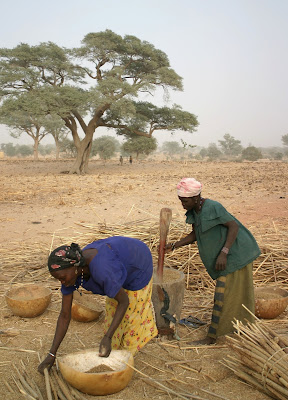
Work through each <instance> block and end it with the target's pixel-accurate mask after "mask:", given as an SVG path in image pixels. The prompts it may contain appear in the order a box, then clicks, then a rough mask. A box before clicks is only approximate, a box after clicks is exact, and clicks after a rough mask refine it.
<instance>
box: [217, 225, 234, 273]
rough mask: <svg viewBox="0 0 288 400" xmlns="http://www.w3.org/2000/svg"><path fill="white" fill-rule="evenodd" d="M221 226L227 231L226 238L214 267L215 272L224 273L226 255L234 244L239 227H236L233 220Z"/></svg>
mask: <svg viewBox="0 0 288 400" xmlns="http://www.w3.org/2000/svg"><path fill="white" fill-rule="evenodd" d="M223 225H224V226H226V228H227V229H228V231H227V237H226V241H225V244H224V246H223V248H222V250H221V251H220V253H219V256H218V258H217V260H216V265H215V269H216V271H224V270H225V268H226V265H227V255H228V253H229V250H230V248H231V246H232V245H233V243H234V242H235V239H236V237H237V235H238V231H239V226H238V224H237V222H236V221H234V220H233V221H229V222H226V223H225V224H223Z"/></svg>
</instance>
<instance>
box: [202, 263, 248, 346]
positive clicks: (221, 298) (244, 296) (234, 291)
mask: <svg viewBox="0 0 288 400" xmlns="http://www.w3.org/2000/svg"><path fill="white" fill-rule="evenodd" d="M242 304H244V305H245V306H246V307H247V308H248V310H250V311H251V313H253V314H254V313H255V299H254V287H253V264H252V263H250V264H248V265H246V267H243V268H241V269H239V270H238V271H235V272H232V273H231V274H228V275H226V276H220V277H219V278H218V279H217V281H216V287H215V294H214V307H213V312H212V320H211V325H210V327H209V331H208V335H207V336H210V337H212V338H214V339H215V338H217V337H219V336H223V335H227V334H228V333H232V332H233V331H234V328H233V321H234V320H235V319H237V320H238V321H241V322H243V323H244V324H245V323H246V322H247V321H249V322H254V316H253V315H251V314H250V313H249V312H248V311H246V310H245V308H244V307H243V306H242Z"/></svg>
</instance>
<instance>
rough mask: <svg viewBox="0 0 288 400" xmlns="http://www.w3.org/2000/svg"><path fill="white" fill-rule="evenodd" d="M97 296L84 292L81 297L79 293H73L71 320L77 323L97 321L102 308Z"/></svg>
mask: <svg viewBox="0 0 288 400" xmlns="http://www.w3.org/2000/svg"><path fill="white" fill-rule="evenodd" d="M97 296H98V295H93V294H90V293H85V292H84V293H82V296H81V295H80V293H79V292H77V291H75V292H74V293H73V303H72V308H71V317H72V319H74V320H75V321H79V322H90V321H95V320H96V319H98V318H99V317H100V315H101V314H102V312H103V306H102V305H101V304H100V302H99V300H98V299H97Z"/></svg>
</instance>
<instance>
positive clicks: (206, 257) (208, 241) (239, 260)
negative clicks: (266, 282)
mask: <svg viewBox="0 0 288 400" xmlns="http://www.w3.org/2000/svg"><path fill="white" fill-rule="evenodd" d="M185 215H186V223H187V224H192V225H193V229H194V231H195V234H196V240H197V245H198V249H199V254H200V257H201V259H202V261H203V264H204V266H205V268H206V269H207V272H208V273H209V275H210V276H211V278H212V279H217V278H218V277H219V276H223V275H227V274H230V273H231V272H234V271H236V270H238V269H241V268H243V267H245V265H247V264H249V263H251V262H252V261H253V260H255V258H257V257H258V256H259V255H260V254H261V252H260V249H259V247H258V244H257V242H256V240H255V238H254V236H253V235H252V233H251V232H250V231H249V230H248V229H247V228H245V226H243V225H242V224H241V222H239V221H238V220H237V219H236V218H235V217H233V215H231V214H230V213H229V212H228V211H227V210H226V209H225V208H224V207H223V206H222V204H220V203H218V202H217V201H214V200H210V199H206V200H205V202H204V204H203V206H202V209H201V211H200V213H199V214H197V213H196V212H195V211H194V210H189V211H187V212H186V214H185ZM232 220H233V221H236V222H237V224H238V226H239V231H238V234H237V237H236V239H235V242H234V243H233V245H232V247H231V248H230V250H229V254H228V256H227V265H226V269H225V270H224V271H216V270H215V264H216V260H217V257H218V255H219V253H220V251H221V249H222V247H223V246H224V245H225V242H226V237H227V231H228V228H226V227H225V226H224V225H223V224H225V223H226V222H229V221H232Z"/></svg>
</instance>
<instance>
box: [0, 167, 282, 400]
mask: <svg viewBox="0 0 288 400" xmlns="http://www.w3.org/2000/svg"><path fill="white" fill-rule="evenodd" d="M69 165H70V161H61V162H55V161H50V162H48V161H45V162H44V161H43V162H41V161H40V162H34V161H7V160H1V161H0V173H1V194H0V201H1V215H0V220H1V235H2V237H1V242H2V253H3V252H4V253H5V257H6V258H7V253H11V254H10V255H11V259H13V252H14V253H16V250H15V249H17V257H18V260H17V262H16V260H15V265H16V264H17V265H19V255H18V254H19V249H23V252H22V253H21V262H22V260H23V262H22V264H21V269H19V272H21V271H22V270H25V268H26V269H27V268H30V264H29V263H26V262H25V257H27V258H29V254H27V253H26V252H27V249H28V251H29V249H30V248H31V246H33V247H34V249H35V252H36V254H37V257H35V264H36V265H37V264H38V265H39V267H40V268H43V275H42V276H43V283H44V284H45V285H46V284H49V285H54V286H55V290H54V291H53V296H52V302H51V304H50V306H49V307H48V309H47V310H46V311H45V313H44V314H42V315H41V316H39V317H36V318H33V319H29V318H20V317H17V316H14V315H12V313H11V312H10V311H9V310H8V308H7V306H6V303H5V299H4V293H5V291H6V290H7V289H9V288H10V287H11V286H13V285H19V284H21V283H23V282H24V281H25V283H26V282H27V274H26V275H25V274H24V275H23V274H22V273H17V270H14V269H13V263H12V264H10V267H9V268H10V270H9V271H7V269H6V266H5V264H3V262H1V264H0V270H1V278H0V279H1V281H2V285H1V298H0V320H1V326H0V329H7V328H12V327H13V328H17V329H18V330H19V331H20V335H18V336H15V337H9V338H8V337H5V336H3V335H1V336H0V340H1V344H0V346H1V348H0V374H1V376H0V381H1V387H2V388H5V389H3V394H0V398H3V399H4V398H5V399H8V400H10V399H11V400H15V399H21V398H23V397H22V395H21V394H20V393H19V391H18V390H17V389H16V387H15V384H14V382H13V379H12V375H13V374H14V375H15V370H14V367H13V364H15V365H16V366H17V365H19V363H20V360H23V362H24V363H25V365H26V369H27V372H28V373H29V375H30V376H31V377H33V379H34V380H35V381H36V382H37V384H38V385H39V387H40V389H41V391H42V392H43V393H45V386H44V380H43V377H42V376H41V375H39V374H38V373H37V365H38V353H39V354H40V356H42V355H44V354H45V353H46V352H47V350H48V349H49V346H50V343H51V340H52V337H53V334H54V328H55V323H56V319H57V314H58V311H59V308H60V303H59V301H60V295H59V290H58V286H57V283H55V282H53V283H51V282H52V281H51V280H49V277H48V274H47V272H46V267H45V259H46V254H43V252H42V249H43V247H44V248H47V249H49V248H50V246H51V243H52V240H54V239H53V238H54V235H55V233H56V235H58V236H59V235H60V236H61V235H63V238H64V237H67V236H75V237H77V234H78V233H79V229H80V228H79V225H78V223H81V224H84V225H88V224H92V225H95V224H99V223H107V225H108V224H110V225H112V224H113V223H114V224H118V223H123V222H125V223H127V224H128V226H129V223H130V225H133V224H135V223H136V222H135V221H140V220H144V219H146V218H155V219H158V218H159V212H160V209H161V208H162V207H167V206H168V207H171V208H172V210H173V219H180V220H181V219H184V212H183V210H182V208H181V205H180V203H179V201H178V199H177V196H176V191H175V185H176V183H177V182H178V181H179V180H180V179H181V178H182V177H183V176H194V177H196V178H198V179H199V180H200V181H202V182H203V184H204V188H203V192H202V194H203V196H204V197H209V198H212V199H214V200H218V201H220V202H222V204H223V205H224V206H226V207H227V209H228V210H229V211H230V212H231V213H232V214H234V215H235V216H236V217H237V218H238V219H239V220H240V221H241V222H242V223H244V224H245V225H246V226H247V227H248V228H249V229H250V230H251V231H252V232H253V233H255V234H256V233H257V232H258V231H259V230H263V229H265V227H267V229H269V227H271V226H274V227H275V230H277V229H278V227H281V226H285V225H286V226H287V222H288V200H287V199H288V197H287V196H288V195H287V181H288V165H287V164H286V163H280V162H279V163H278V162H271V163H269V162H268V163H267V162H263V163H260V162H259V163H200V162H192V161H189V162H168V161H165V162H157V163H156V162H150V163H148V162H147V161H146V162H145V161H144V162H139V163H137V162H134V163H133V164H132V165H128V164H124V165H123V166H120V165H118V163H117V162H116V161H115V162H112V161H111V162H109V163H106V165H104V164H103V163H101V162H99V161H97V162H96V161H94V162H91V163H90V172H89V174H88V175H86V176H74V175H73V176H70V175H67V174H63V173H61V171H67V169H68V168H69ZM279 231H280V230H279ZM123 234H125V232H123ZM281 240H282V241H287V237H281ZM53 244H54V242H53ZM52 246H53V245H52ZM38 248H39V254H38V253H37V249H38ZM155 261H156V260H155ZM29 262H30V261H29ZM11 265H12V267H11ZM17 268H18V267H17ZM37 268H38V267H37ZM203 274H205V272H204V270H203ZM30 275H31V281H32V280H33V273H31V274H30ZM23 276H25V278H23ZM37 276H38V275H37ZM28 278H29V275H28ZM193 296H194V295H193V293H191V291H188V290H187V292H186V293H185V315H187V313H188V312H189V314H192V315H198V316H199V317H201V318H202V319H203V320H204V321H206V322H208V321H209V315H210V313H209V307H208V309H207V307H206V309H205V307H204V306H207V305H208V306H209V305H211V300H212V299H211V298H210V297H209V296H210V294H209V296H208V297H207V298H205V297H204V298H203V297H202V298H200V299H199V297H197V296H196V295H195V301H194V297H193ZM187 307H188V309H187ZM201 307H202V308H201ZM187 310H188V311H187ZM277 321H279V324H280V323H281V324H280V325H281V326H280V325H279V327H280V328H281V331H282V333H283V324H284V328H285V326H286V328H287V313H286V314H282V315H281V318H280V317H279V318H278V320H275V321H273V328H275V327H276V329H277ZM101 325H102V322H101V320H100V321H99V322H97V323H94V322H91V323H87V324H84V323H79V322H75V321H72V322H71V325H70V328H69V331H68V333H67V335H66V338H65V340H64V341H63V343H62V345H61V347H60V350H59V354H66V353H69V352H71V351H77V350H81V349H83V348H90V347H97V345H98V343H99V340H100V338H101V332H102V331H101ZM280 328H279V329H280ZM284 330H285V329H284ZM205 331H206V327H203V328H200V329H199V330H197V331H195V330H193V329H190V330H189V329H187V328H185V327H180V330H179V334H180V337H181V341H180V342H177V341H172V342H171V341H170V342H168V341H166V340H164V339H156V340H154V341H153V342H152V343H150V344H148V345H147V346H146V347H145V348H144V350H143V351H141V352H140V353H139V354H138V355H137V356H136V357H135V367H136V368H137V369H138V370H140V371H141V372H142V373H144V374H146V375H148V376H150V377H151V376H152V377H153V378H154V379H156V380H157V381H158V382H162V384H164V385H168V383H167V381H165V379H168V381H169V385H170V386H169V387H170V388H173V389H174V390H175V391H176V392H178V391H179V390H180V389H179V388H180V387H181V390H182V389H185V390H186V391H187V392H189V393H193V394H194V395H196V394H198V396H200V398H202V399H206V400H209V399H215V398H217V397H216V395H218V396H220V397H218V398H221V399H229V400H238V399H243V398H245V399H246V400H252V399H253V400H254V399H256V400H257V399H263V400H264V399H268V397H267V396H266V395H264V394H263V393H261V392H258V391H257V390H255V389H254V388H251V387H249V386H248V385H247V384H245V383H243V382H241V381H239V380H238V379H237V378H236V377H235V376H234V374H233V373H232V372H231V371H229V370H228V369H227V368H226V367H225V366H224V365H223V364H222V361H223V359H224V358H225V357H227V355H228V354H230V353H229V352H230V351H231V350H229V347H228V346H227V344H226V343H225V340H224V341H220V343H219V344H218V347H210V348H209V347H205V348H201V349H191V348H190V349H186V348H187V347H189V346H188V345H187V343H188V342H189V341H190V340H194V339H196V338H199V337H201V338H202V337H204V336H205ZM184 359H186V360H192V361H191V362H190V363H189V364H186V365H187V366H188V369H184V368H183V367H181V366H179V365H177V364H174V365H172V366H170V367H169V368H168V366H167V363H169V362H174V361H179V360H184ZM189 368H190V370H189ZM191 369H194V371H192V370H191ZM195 370H198V371H199V372H195ZM143 379H144V378H143V376H141V375H140V374H138V373H135V374H134V377H133V379H132V381H131V382H130V384H129V386H128V387H127V388H126V389H124V390H123V391H121V392H119V393H117V394H114V395H111V396H108V397H107V398H109V399H113V400H114V399H118V400H120V399H124V398H125V399H129V400H130V399H131V400H136V399H142V398H147V399H152V398H153V399H163V400H164V399H170V398H180V397H178V396H175V395H173V394H170V395H168V394H167V393H165V392H164V391H163V390H161V389H160V388H159V386H158V388H157V387H154V386H151V384H148V383H147V382H145V381H144V380H143ZM5 381H6V382H8V383H9V384H10V386H11V387H12V389H13V390H14V393H10V392H9V391H8V388H6V386H5V387H4V386H3V383H4V382H5ZM173 385H174V386H173ZM203 390H206V392H204V391H203ZM207 391H208V392H210V393H208V392H207ZM4 393H5V394H4ZM1 396H2V397H1ZM84 398H85V399H92V398H93V397H92V396H88V395H86V396H84ZM100 398H104V397H99V399H100Z"/></svg>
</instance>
